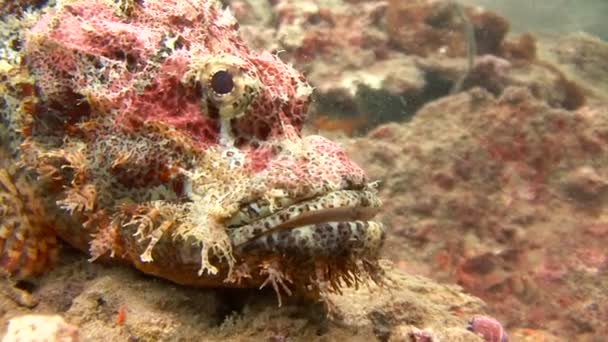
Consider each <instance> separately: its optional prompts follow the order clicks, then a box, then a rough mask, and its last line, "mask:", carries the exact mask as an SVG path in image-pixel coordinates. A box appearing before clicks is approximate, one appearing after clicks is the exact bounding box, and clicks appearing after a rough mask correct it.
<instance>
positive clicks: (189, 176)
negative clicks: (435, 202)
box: [0, 0, 385, 293]
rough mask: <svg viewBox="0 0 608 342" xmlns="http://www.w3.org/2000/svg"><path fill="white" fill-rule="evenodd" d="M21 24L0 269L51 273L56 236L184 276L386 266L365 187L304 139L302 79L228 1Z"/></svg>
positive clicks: (85, 0) (11, 57) (206, 278)
mask: <svg viewBox="0 0 608 342" xmlns="http://www.w3.org/2000/svg"><path fill="white" fill-rule="evenodd" d="M21 22H22V23H25V22H28V24H27V29H25V30H22V31H15V32H13V34H12V35H10V37H8V38H7V39H6V40H5V42H4V43H3V46H2V48H3V51H2V56H3V59H2V60H1V61H0V94H1V95H2V100H1V101H2V102H1V103H0V105H1V106H0V109H1V116H0V119H1V121H0V141H1V143H2V145H1V146H2V148H1V149H0V215H1V216H0V270H1V272H2V273H5V274H6V275H8V276H9V277H12V278H15V279H22V278H26V277H30V276H33V275H36V274H39V273H41V272H43V271H45V270H47V269H49V267H50V266H51V265H52V262H53V260H54V259H56V256H57V250H58V242H57V237H59V238H60V239H61V240H63V241H65V242H67V243H68V244H70V245H72V246H75V247H76V248H78V249H81V250H83V251H86V252H87V253H88V254H89V255H90V259H91V260H97V259H100V260H101V259H108V258H114V259H119V260H122V261H124V262H126V263H129V264H131V265H133V266H134V267H136V268H137V269H139V270H140V271H142V272H145V273H147V274H152V275H155V276H158V277H162V278H165V279H169V280H171V281H174V282H176V283H180V284H186V285H192V286H201V287H219V286H226V287H263V286H266V285H271V286H273V287H274V288H275V290H277V292H278V291H279V290H280V289H282V290H284V291H285V292H287V293H291V291H293V290H298V289H303V290H306V291H312V292H322V291H336V290H337V291H339V289H340V287H342V286H353V285H356V284H358V283H360V282H361V281H365V280H366V279H371V280H374V281H378V280H380V279H381V273H382V272H381V268H380V266H379V265H378V254H379V250H380V248H381V246H382V243H383V240H384V236H385V229H384V227H383V225H382V224H381V223H379V222H375V221H373V217H374V216H375V214H376V213H377V212H378V210H379V207H380V201H379V200H378V198H377V197H376V191H375V186H374V183H371V182H369V181H368V179H367V177H366V175H365V173H364V172H363V171H362V170H361V169H360V168H359V167H358V166H357V165H355V164H354V163H353V162H351V161H350V160H349V159H348V158H347V156H346V155H345V153H344V151H343V150H342V149H341V148H340V147H339V146H338V145H337V144H335V143H333V142H331V141H329V140H327V139H325V138H323V137H321V136H315V135H312V136H305V137H302V136H301V128H302V125H303V121H304V118H305V114H306V111H307V107H308V104H309V101H310V100H309V98H310V95H311V92H312V89H311V87H310V86H309V85H308V84H307V83H306V81H305V80H304V78H303V76H302V75H301V74H300V73H299V72H297V71H296V70H294V69H293V68H292V67H291V66H289V65H287V64H285V63H284V62H282V61H281V60H280V59H279V58H278V57H277V56H276V55H274V54H271V53H267V52H264V53H254V52H251V51H250V50H249V49H248V48H247V47H246V46H245V45H244V43H243V41H242V40H241V39H240V38H239V36H238V25H237V22H236V21H235V19H234V17H233V16H232V15H231V14H230V12H229V11H228V10H224V9H222V8H221V6H219V5H218V4H216V3H215V2H213V1H194V0H192V1H188V0H147V1H144V2H136V1H122V2H115V1H111V0H67V1H66V0H64V1H57V3H56V5H55V6H54V7H52V8H48V9H46V10H45V11H44V12H43V13H41V14H38V15H33V14H30V15H27V16H26V17H24V19H22V20H21ZM23 25H26V24H23Z"/></svg>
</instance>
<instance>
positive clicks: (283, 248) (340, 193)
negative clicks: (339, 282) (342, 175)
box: [226, 186, 385, 258]
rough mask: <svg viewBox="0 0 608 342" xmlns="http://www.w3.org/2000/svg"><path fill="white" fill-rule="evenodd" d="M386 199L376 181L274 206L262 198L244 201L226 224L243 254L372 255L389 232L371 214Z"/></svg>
mask: <svg viewBox="0 0 608 342" xmlns="http://www.w3.org/2000/svg"><path fill="white" fill-rule="evenodd" d="M381 205H382V204H381V201H380V200H379V199H378V197H377V196H376V190H375V189H374V188H373V187H372V186H366V187H365V188H363V189H356V190H353V189H350V190H336V191H332V192H329V193H326V194H323V195H320V196H316V197H313V198H309V199H305V200H301V201H294V200H289V199H284V200H282V201H280V202H279V203H278V204H275V206H274V207H273V205H271V204H270V203H269V202H268V201H267V200H258V201H255V202H251V203H248V204H246V205H243V206H241V210H240V211H239V212H238V213H237V214H236V215H234V216H233V217H231V218H230V219H229V220H228V221H227V222H226V226H227V227H228V235H229V236H230V238H231V241H232V244H233V246H234V247H235V250H236V251H237V253H238V254H243V255H251V254H257V255H268V254H273V255H288V256H290V257H292V258H298V257H301V258H310V257H329V258H334V257H340V256H351V257H352V256H354V257H360V258H373V257H375V256H377V254H378V252H379V250H380V248H381V246H382V244H383V242H384V238H385V228H384V225H383V224H382V223H380V222H376V221H373V220H372V219H373V218H374V217H375V216H376V214H377V213H378V211H379V210H380V208H381ZM277 206H278V207H277Z"/></svg>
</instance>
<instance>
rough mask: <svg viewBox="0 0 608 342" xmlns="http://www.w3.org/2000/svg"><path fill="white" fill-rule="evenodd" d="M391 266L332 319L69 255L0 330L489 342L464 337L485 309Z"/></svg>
mask: <svg viewBox="0 0 608 342" xmlns="http://www.w3.org/2000/svg"><path fill="white" fill-rule="evenodd" d="M384 267H385V268H386V271H387V273H388V278H389V281H388V285H387V286H388V288H381V287H376V286H371V287H361V288H359V289H354V288H352V289H345V291H344V292H343V294H342V295H338V294H333V295H330V296H329V297H328V298H326V301H327V302H326V303H327V307H328V309H329V318H328V316H327V315H328V311H326V309H325V307H324V306H323V305H321V304H315V303H311V302H310V301H308V300H306V299H305V298H292V299H289V300H286V301H285V303H283V306H282V307H280V308H277V302H276V298H275V294H274V293H273V292H272V291H262V292H259V291H257V290H201V289H192V288H187V287H180V286H177V285H174V284H171V283H168V282H165V281H159V280H157V279H152V278H148V277H144V276H142V275H141V274H139V273H137V272H136V271H133V270H132V269H128V268H126V267H123V266H118V265H117V266H104V265H98V264H89V263H87V262H86V261H85V260H82V258H80V256H79V255H77V254H75V253H66V257H65V258H63V259H62V264H61V265H60V266H59V267H58V269H57V270H56V271H55V272H52V273H49V274H48V275H45V276H44V277H42V278H40V280H39V281H38V282H37V283H36V284H35V286H33V287H34V289H33V295H34V296H35V297H37V298H38V300H39V304H38V306H37V307H36V308H34V309H27V308H24V307H21V306H18V305H17V304H16V303H15V302H13V301H10V300H8V298H4V297H2V298H0V307H2V308H3V311H2V315H1V316H0V324H1V323H4V322H6V320H8V319H10V318H12V317H15V316H18V315H24V314H28V313H31V312H54V313H59V314H61V315H62V316H63V317H65V319H66V320H68V321H69V322H70V323H72V324H74V325H76V326H78V327H79V333H78V335H79V337H80V339H81V340H82V341H99V340H108V341H127V340H128V341H135V340H137V341H176V340H185V341H190V340H205V341H220V340H225V339H231V340H256V339H257V340H260V339H264V340H275V341H276V340H285V339H286V340H296V341H301V340H307V339H308V340H310V339H313V340H319V339H320V340H326V341H335V340H340V339H342V340H362V339H367V340H376V339H378V340H382V341H386V340H387V339H391V340H393V341H398V340H399V337H400V336H406V337H407V338H409V337H408V336H409V334H410V333H412V334H413V333H414V331H418V330H420V331H427V332H428V333H429V334H431V333H432V336H434V337H435V338H439V339H441V340H444V339H445V340H450V341H482V339H480V338H479V337H478V336H475V334H473V333H472V332H470V331H468V330H467V322H468V320H469V319H470V318H471V317H473V316H475V315H479V314H483V313H484V304H483V302H481V301H480V300H479V299H477V298H475V297H472V296H469V295H466V294H464V293H462V290H461V289H460V288H459V287H458V286H454V285H440V284H437V283H435V282H433V281H430V280H429V279H427V278H424V277H419V276H414V275H405V274H404V273H402V272H400V271H398V270H396V269H394V268H393V267H392V266H390V265H388V264H387V265H385V266H384ZM11 324H12V323H11ZM406 341H407V339H406Z"/></svg>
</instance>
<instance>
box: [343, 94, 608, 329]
mask: <svg viewBox="0 0 608 342" xmlns="http://www.w3.org/2000/svg"><path fill="white" fill-rule="evenodd" d="M607 110H608V106H606V105H600V104H598V105H591V104H590V105H588V106H584V107H581V108H579V109H578V110H576V111H568V110H565V109H560V108H553V107H551V106H549V105H547V104H546V103H544V102H543V101H541V100H539V99H537V98H536V97H535V96H534V95H533V94H532V93H531V91H530V90H529V89H526V88H518V87H509V88H507V89H505V91H504V92H503V94H502V95H501V96H500V97H498V98H497V97H495V96H493V95H492V94H491V93H489V92H487V91H486V90H482V89H479V88H474V89H471V90H470V91H468V92H465V93H462V94H459V95H455V96H450V97H446V98H443V99H440V100H437V101H434V102H431V103H429V104H427V105H425V106H424V107H423V108H422V109H421V110H420V111H419V112H417V113H416V116H415V118H414V119H413V120H412V121H411V122H409V123H407V124H401V125H400V124H395V123H392V124H387V125H382V126H379V127H377V128H376V129H375V130H373V131H372V132H370V133H369V134H368V136H367V138H365V139H357V140H348V141H346V142H345V146H346V147H347V150H348V151H349V152H350V154H351V155H352V156H353V157H354V158H355V159H356V161H358V162H359V163H360V164H361V165H365V166H366V168H367V170H368V171H369V174H370V177H371V178H372V179H377V180H379V181H380V182H381V184H383V185H382V187H381V189H380V197H381V198H382V199H383V200H384V202H385V206H384V209H383V213H382V214H381V215H382V219H383V221H384V222H386V223H387V224H389V225H390V226H392V227H393V234H391V236H389V238H388V240H387V248H386V249H385V252H386V253H385V254H386V256H387V257H390V258H391V259H392V260H394V262H395V264H396V265H397V267H399V268H401V269H403V270H407V271H414V272H419V273H421V274H426V275H428V276H431V277H432V278H435V279H439V280H442V281H450V282H457V283H459V284H460V285H462V286H463V287H464V288H465V289H466V290H467V291H469V292H470V293H473V294H475V295H478V296H480V297H481V298H482V299H484V300H486V301H487V302H489V303H490V308H491V312H492V313H494V314H495V315H496V317H497V318H499V319H500V320H501V323H503V324H505V326H506V327H507V329H511V328H515V327H521V328H528V329H538V328H541V327H543V328H545V329H547V332H548V333H549V334H551V333H553V334H555V335H556V336H559V337H560V338H563V339H564V340H572V339H574V338H580V337H588V338H592V337H594V336H595V337H598V336H606V334H608V325H607V324H606V322H605V319H603V318H602V317H604V318H605V317H606V314H607V311H606V310H607V308H608V306H607V305H608V294H607V293H606V292H605V291H604V290H602V289H605V288H606V286H608V276H607V274H608V273H607V271H608V255H607V254H606V252H605V247H604V246H606V244H607V243H608V229H607V227H608V216H607V215H606V206H607V205H608V193H607V190H606V184H607V181H608V154H607V153H606V148H607V146H608V117H607V116H606V115H605V113H606V112H607ZM530 304H532V305H530Z"/></svg>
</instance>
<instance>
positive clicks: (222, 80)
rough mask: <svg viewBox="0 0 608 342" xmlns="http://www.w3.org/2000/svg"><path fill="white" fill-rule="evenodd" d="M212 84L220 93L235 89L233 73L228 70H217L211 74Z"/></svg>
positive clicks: (214, 89)
mask: <svg viewBox="0 0 608 342" xmlns="http://www.w3.org/2000/svg"><path fill="white" fill-rule="evenodd" d="M210 86H211V89H213V91H214V92H215V93H216V94H218V95H225V94H228V93H230V92H232V90H234V79H233V77H232V74H231V73H230V72H228V71H226V70H219V71H216V72H215V73H214V74H213V76H211V81H210Z"/></svg>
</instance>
